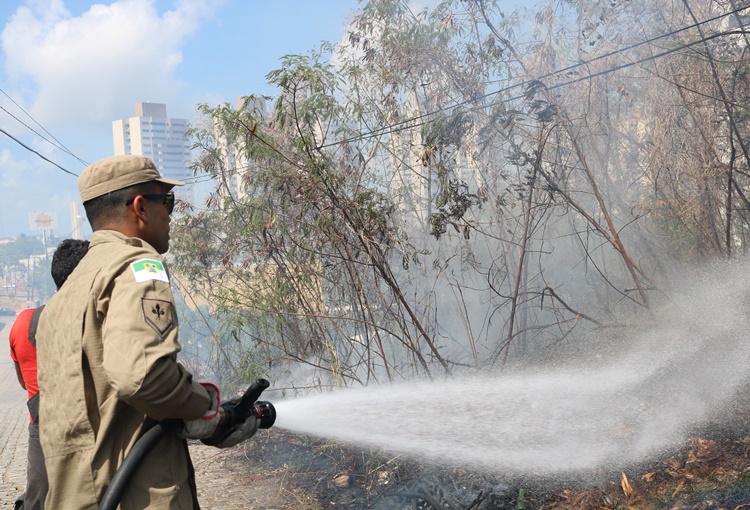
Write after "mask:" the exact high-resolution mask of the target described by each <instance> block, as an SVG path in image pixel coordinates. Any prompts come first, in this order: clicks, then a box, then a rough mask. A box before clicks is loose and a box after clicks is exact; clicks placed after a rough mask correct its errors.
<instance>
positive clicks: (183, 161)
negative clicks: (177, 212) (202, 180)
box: [112, 102, 193, 202]
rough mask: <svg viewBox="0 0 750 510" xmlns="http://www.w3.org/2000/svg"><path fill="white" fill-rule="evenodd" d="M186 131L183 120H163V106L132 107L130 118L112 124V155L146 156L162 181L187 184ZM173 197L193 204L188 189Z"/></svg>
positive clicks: (190, 190) (166, 118)
mask: <svg viewBox="0 0 750 510" xmlns="http://www.w3.org/2000/svg"><path fill="white" fill-rule="evenodd" d="M187 129H188V121H187V119H173V118H170V117H167V105H165V104H161V103H144V102H142V103H136V104H135V116H134V117H130V118H127V119H121V120H115V121H113V122H112V138H113V141H114V149H115V152H114V153H115V155H126V154H135V155H139V156H146V157H148V158H150V159H151V160H152V161H153V162H154V164H155V165H156V168H158V169H159V173H161V175H163V176H164V177H169V178H171V179H178V180H180V181H185V182H188V183H189V182H191V180H192V173H191V172H190V168H189V166H190V139H189V138H188V137H187V136H186V135H185V132H186V131H187ZM177 194H178V198H180V199H182V200H188V201H191V202H192V200H193V190H192V186H185V188H180V190H179V191H178V193H177Z"/></svg>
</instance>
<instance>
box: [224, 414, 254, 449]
mask: <svg viewBox="0 0 750 510" xmlns="http://www.w3.org/2000/svg"><path fill="white" fill-rule="evenodd" d="M259 426H260V420H259V419H257V418H256V417H255V416H248V417H247V418H246V419H245V421H243V422H242V423H240V424H238V425H235V427H234V429H233V430H232V432H231V433H230V434H229V435H228V436H227V437H226V439H224V440H223V441H220V442H219V443H217V444H216V447H217V448H229V447H231V446H234V445H236V444H239V443H241V442H242V441H245V440H247V439H250V438H251V437H253V435H255V433H256V432H257V431H258V427H259Z"/></svg>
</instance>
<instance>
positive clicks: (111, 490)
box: [99, 379, 276, 510]
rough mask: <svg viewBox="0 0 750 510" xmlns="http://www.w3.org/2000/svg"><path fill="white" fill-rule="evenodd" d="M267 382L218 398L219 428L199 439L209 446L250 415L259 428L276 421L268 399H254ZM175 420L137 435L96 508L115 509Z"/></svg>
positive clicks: (176, 421)
mask: <svg viewBox="0 0 750 510" xmlns="http://www.w3.org/2000/svg"><path fill="white" fill-rule="evenodd" d="M270 384H271V383H269V382H268V381H267V380H266V379H258V380H257V381H255V382H254V383H253V384H251V385H250V387H249V388H248V389H247V391H245V393H244V395H242V397H241V398H240V399H234V400H229V401H227V402H222V403H221V406H220V408H219V412H220V414H221V415H222V416H221V419H220V421H219V429H220V430H219V431H217V433H214V435H213V436H211V437H209V438H207V439H203V440H202V442H203V443H205V444H207V445H210V446H216V445H217V444H218V443H220V442H221V441H223V440H224V439H226V438H227V436H229V435H230V434H231V433H232V432H233V431H234V428H235V426H236V425H239V424H240V423H242V422H244V421H245V420H246V419H247V418H248V417H250V416H252V415H254V416H255V417H256V418H258V419H259V420H260V426H259V428H261V429H269V428H271V427H272V426H273V424H274V422H275V421H276V409H275V408H274V407H273V404H271V403H270V402H262V401H257V400H258V397H260V394H261V393H263V390H265V389H266V388H268V386H270ZM179 424H180V420H164V421H163V422H160V423H157V424H156V425H155V426H153V427H152V428H150V429H149V430H148V431H146V432H145V433H144V434H143V435H142V436H141V437H139V438H138V440H137V441H136V442H135V445H133V448H131V450H130V452H128V455H127V456H126V457H125V460H123V461H122V464H121V465H120V467H119V468H118V469H117V471H116V472H115V475H114V476H113V477H112V481H111V482H110V483H109V487H107V490H106V491H105V492H104V496H103V497H102V502H101V503H99V510H115V509H116V508H117V505H119V504H120V499H121V498H122V493H123V492H124V491H125V488H126V487H127V486H128V482H130V479H131V478H132V477H133V473H135V471H136V470H137V469H138V466H140V465H141V462H142V461H143V459H144V458H145V457H146V455H147V454H148V452H150V451H151V449H152V448H153V447H154V446H155V445H156V443H158V442H159V441H160V440H161V438H162V437H164V434H166V433H168V432H172V431H174V430H175V429H176V428H177V426H179Z"/></svg>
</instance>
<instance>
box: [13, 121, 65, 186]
mask: <svg viewBox="0 0 750 510" xmlns="http://www.w3.org/2000/svg"><path fill="white" fill-rule="evenodd" d="M0 133H3V134H4V135H5V136H7V137H8V138H10V139H11V140H13V141H14V142H16V143H17V144H18V145H20V146H21V147H23V148H24V149H26V150H27V151H30V152H33V153H34V154H36V155H37V156H39V157H40V158H42V159H43V160H45V161H47V162H49V163H52V164H53V165H55V166H56V167H57V168H59V169H60V170H62V171H63V172H65V173H66V174H70V175H72V176H73V177H78V174H75V173H73V172H71V171H70V170H67V169H65V168H63V167H61V166H60V165H58V164H57V163H55V162H54V161H52V160H51V159H49V158H48V157H46V156H43V155H42V154H40V153H39V152H37V151H35V150H34V149H32V148H31V147H29V146H28V145H26V144H25V143H23V142H22V141H21V140H19V139H18V138H16V137H15V136H13V135H11V134H10V133H8V132H7V131H6V130H4V129H2V128H0Z"/></svg>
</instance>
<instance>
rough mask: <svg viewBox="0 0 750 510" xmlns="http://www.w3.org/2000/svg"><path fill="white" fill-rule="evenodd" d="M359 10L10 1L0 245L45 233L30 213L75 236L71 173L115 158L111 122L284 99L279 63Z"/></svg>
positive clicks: (291, 1)
mask: <svg viewBox="0 0 750 510" xmlns="http://www.w3.org/2000/svg"><path fill="white" fill-rule="evenodd" d="M321 6H324V8H321ZM359 7H360V4H359V3H358V1H357V0H322V1H314V0H277V1H275V2H269V1H267V0H210V1H207V0H116V1H112V0H102V1H101V2H92V1H82V0H23V1H13V0H3V1H2V2H0V130H2V131H0V183H2V186H0V239H2V238H8V237H13V236H16V235H19V234H22V233H23V234H27V235H29V234H40V232H35V231H32V230H31V229H30V225H29V214H30V213H32V212H42V211H54V212H56V213H57V216H58V228H57V229H55V230H54V232H53V233H54V235H57V236H61V237H69V235H70V233H71V226H70V225H71V222H70V213H69V210H70V205H69V204H70V202H71V201H73V200H78V189H77V183H76V182H77V181H76V177H75V176H73V175H71V174H79V173H80V172H81V171H82V170H83V169H84V168H85V167H86V165H87V164H88V163H92V162H94V161H96V160H98V159H101V158H104V157H107V156H110V155H112V153H113V145H112V121H113V120H117V119H124V118H127V117H131V116H133V115H134V110H133V108H134V104H135V103H137V102H141V101H146V102H154V103H165V104H166V105H167V115H168V116H170V117H177V118H184V119H188V120H189V121H191V122H193V121H195V120H197V115H196V105H198V104H200V103H208V104H211V105H216V104H219V103H223V102H230V103H234V101H235V99H236V98H237V97H239V96H242V95H248V94H267V95H272V96H273V95H275V94H276V91H275V89H273V88H272V87H270V86H269V85H268V84H267V83H266V79H265V77H266V75H267V74H268V73H269V72H270V71H272V70H274V69H277V68H279V67H280V59H281V58H282V57H283V56H284V55H288V54H306V53H308V52H309V51H311V50H314V49H318V48H319V47H320V44H321V42H322V41H330V42H334V43H335V42H338V41H340V40H341V39H342V38H343V37H344V36H345V34H346V26H347V21H348V20H350V19H351V17H352V16H353V15H354V14H355V12H356V10H357V9H358V8H359ZM9 135H10V136H9ZM11 136H12V137H13V138H15V139H16V140H13V139H12V138H11ZM22 144H23V145H25V146H26V147H27V148H26V147H24V146H23V145H22ZM55 145H58V146H60V147H63V148H64V149H67V151H66V150H63V149H61V148H59V147H55ZM29 149H32V150H33V151H36V152H38V153H39V154H41V155H42V156H44V157H45V158H47V159H49V160H51V161H52V162H54V164H53V163H50V162H49V161H46V160H45V159H43V158H42V157H40V156H39V155H37V154H35V153H34V152H32V150H29ZM71 154H72V155H71ZM60 167H62V168H60ZM67 172H69V173H67ZM89 231H90V230H89Z"/></svg>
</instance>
